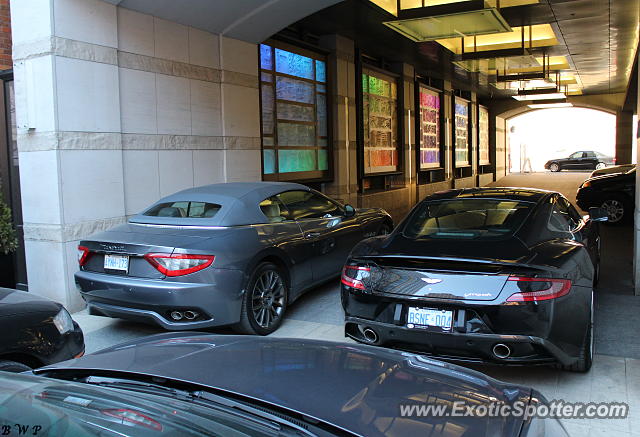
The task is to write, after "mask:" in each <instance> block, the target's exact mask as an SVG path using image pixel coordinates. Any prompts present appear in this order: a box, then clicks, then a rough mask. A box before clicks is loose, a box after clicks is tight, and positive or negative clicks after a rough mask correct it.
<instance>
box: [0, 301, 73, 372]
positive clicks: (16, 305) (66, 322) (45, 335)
mask: <svg viewBox="0 0 640 437" xmlns="http://www.w3.org/2000/svg"><path fill="white" fill-rule="evenodd" d="M0 332H2V335H0V371H7V372H23V371H26V370H29V369H32V368H36V367H40V366H44V365H48V364H53V363H57V362H60V361H65V360H68V359H71V358H74V357H77V356H80V355H82V353H83V352H84V336H83V334H82V330H81V329H80V327H79V326H78V324H77V323H76V322H74V321H73V319H72V318H71V316H70V315H69V313H68V312H67V310H66V309H65V308H64V307H63V306H62V305H60V304H59V303H56V302H53V301H51V300H49V299H45V298H43V297H41V296H38V295H36V294H33V293H27V292H24V291H19V290H11V289H8V288H0Z"/></svg>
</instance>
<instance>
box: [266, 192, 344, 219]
mask: <svg viewBox="0 0 640 437" xmlns="http://www.w3.org/2000/svg"><path fill="white" fill-rule="evenodd" d="M278 198H279V199H280V200H281V201H282V203H283V204H284V205H285V207H286V208H287V209H288V210H289V213H290V214H291V218H293V219H295V220H303V219H311V218H322V217H330V216H336V215H341V214H342V209H341V208H340V206H339V205H338V204H336V203H334V202H332V201H331V200H329V199H328V198H326V197H324V196H321V195H319V194H316V193H313V192H311V191H301V190H296V191H285V192H284V193H280V194H278Z"/></svg>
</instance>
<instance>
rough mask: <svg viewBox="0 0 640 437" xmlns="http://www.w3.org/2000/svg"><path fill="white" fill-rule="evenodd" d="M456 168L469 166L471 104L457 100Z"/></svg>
mask: <svg viewBox="0 0 640 437" xmlns="http://www.w3.org/2000/svg"><path fill="white" fill-rule="evenodd" d="M455 133H456V141H455V157H456V161H455V162H456V167H462V166H466V165H469V104H468V103H467V102H466V101H464V100H459V99H456V103H455Z"/></svg>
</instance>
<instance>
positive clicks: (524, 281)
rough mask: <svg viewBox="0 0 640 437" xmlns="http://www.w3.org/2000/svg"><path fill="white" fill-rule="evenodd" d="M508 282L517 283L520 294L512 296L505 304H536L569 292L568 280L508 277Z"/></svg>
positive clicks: (569, 284) (569, 282)
mask: <svg viewBox="0 0 640 437" xmlns="http://www.w3.org/2000/svg"><path fill="white" fill-rule="evenodd" d="M508 281H514V282H517V283H518V288H519V289H520V292H519V293H514V294H512V295H511V296H510V297H509V298H508V299H507V302H538V301H541V300H550V299H557V298H559V297H561V296H564V295H566V294H567V293H569V291H571V281H570V280H569V279H550V278H529V277H523V276H509V279H508Z"/></svg>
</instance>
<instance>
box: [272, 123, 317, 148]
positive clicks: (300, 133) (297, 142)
mask: <svg viewBox="0 0 640 437" xmlns="http://www.w3.org/2000/svg"><path fill="white" fill-rule="evenodd" d="M315 134H316V128H315V126H313V125H308V124H297V123H285V122H278V146H280V147H283V146H287V147H288V146H315V145H316V135H315Z"/></svg>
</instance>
